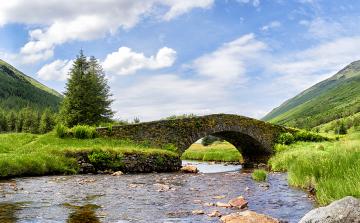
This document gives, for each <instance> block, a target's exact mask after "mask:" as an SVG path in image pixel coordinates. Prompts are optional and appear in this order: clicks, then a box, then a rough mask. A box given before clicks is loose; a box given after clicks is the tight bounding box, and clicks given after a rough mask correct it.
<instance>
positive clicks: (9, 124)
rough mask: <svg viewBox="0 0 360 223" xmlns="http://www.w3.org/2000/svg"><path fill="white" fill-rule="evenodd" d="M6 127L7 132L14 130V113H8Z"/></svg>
mask: <svg viewBox="0 0 360 223" xmlns="http://www.w3.org/2000/svg"><path fill="white" fill-rule="evenodd" d="M7 127H8V131H9V132H14V131H15V130H16V114H15V112H14V111H10V112H9V114H8V117H7Z"/></svg>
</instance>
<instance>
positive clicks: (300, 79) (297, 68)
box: [263, 36, 360, 100]
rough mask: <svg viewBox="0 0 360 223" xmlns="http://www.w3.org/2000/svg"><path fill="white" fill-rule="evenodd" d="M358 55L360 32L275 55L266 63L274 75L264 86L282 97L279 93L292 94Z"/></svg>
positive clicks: (321, 78) (270, 72) (326, 76)
mask: <svg viewBox="0 0 360 223" xmlns="http://www.w3.org/2000/svg"><path fill="white" fill-rule="evenodd" d="M359 59H360V36H353V37H341V38H337V39H334V40H329V41H325V42H321V43H319V44H318V45H316V46H313V47H310V48H308V49H305V50H302V51H298V52H293V53H288V54H287V55H286V56H277V57H275V56H274V57H272V59H271V61H269V62H268V63H267V64H266V67H265V68H266V69H267V70H266V72H267V73H269V74H273V78H272V79H271V82H269V83H266V84H264V86H263V89H267V90H266V91H267V92H268V93H269V94H277V96H278V97H279V99H280V100H284V99H286V98H283V96H281V95H285V96H287V97H290V96H294V95H295V94H296V93H298V92H299V91H301V90H304V89H306V88H308V87H310V86H312V85H313V84H315V83H317V82H319V81H321V80H324V79H325V78H328V77H330V76H332V75H334V74H335V73H336V72H337V71H339V70H340V69H342V68H343V67H345V66H346V65H348V64H349V63H351V62H353V61H355V60H359Z"/></svg>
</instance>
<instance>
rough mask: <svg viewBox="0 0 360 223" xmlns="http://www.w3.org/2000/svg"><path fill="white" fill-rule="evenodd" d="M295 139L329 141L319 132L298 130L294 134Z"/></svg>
mask: <svg viewBox="0 0 360 223" xmlns="http://www.w3.org/2000/svg"><path fill="white" fill-rule="evenodd" d="M294 139H295V141H303V142H322V141H328V138H326V137H323V136H321V135H319V134H316V133H312V132H309V131H303V130H301V131H297V132H295V134H294Z"/></svg>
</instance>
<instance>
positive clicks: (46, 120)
mask: <svg viewBox="0 0 360 223" xmlns="http://www.w3.org/2000/svg"><path fill="white" fill-rule="evenodd" d="M54 125H55V121H54V117H53V114H52V112H51V110H50V109H49V108H47V109H45V111H44V112H43V113H42V115H41V120H40V133H47V132H50V131H51V130H52V129H53V128H54Z"/></svg>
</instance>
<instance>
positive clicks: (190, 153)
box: [181, 142, 242, 162]
mask: <svg viewBox="0 0 360 223" xmlns="http://www.w3.org/2000/svg"><path fill="white" fill-rule="evenodd" d="M181 159H183V160H201V161H222V162H239V161H240V162H241V161H242V157H241V154H240V153H239V151H238V150H237V149H236V148H235V147H234V146H233V145H232V144H230V143H228V142H215V143H214V144H212V145H210V146H203V145H201V144H199V143H194V144H193V145H191V146H190V148H189V149H187V150H186V151H185V152H184V153H183V155H182V156H181Z"/></svg>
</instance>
